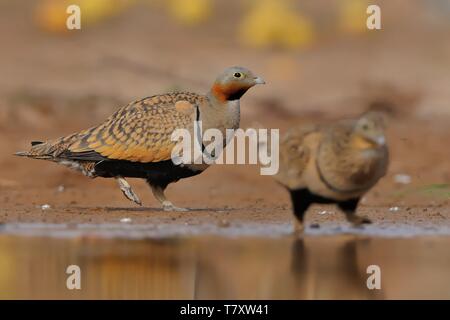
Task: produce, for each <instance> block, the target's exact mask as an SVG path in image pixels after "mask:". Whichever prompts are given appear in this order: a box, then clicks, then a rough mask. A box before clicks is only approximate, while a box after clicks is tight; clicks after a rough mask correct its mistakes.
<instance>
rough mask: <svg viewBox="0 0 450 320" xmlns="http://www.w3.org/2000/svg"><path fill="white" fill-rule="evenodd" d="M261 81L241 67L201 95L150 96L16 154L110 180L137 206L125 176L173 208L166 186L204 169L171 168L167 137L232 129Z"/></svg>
mask: <svg viewBox="0 0 450 320" xmlns="http://www.w3.org/2000/svg"><path fill="white" fill-rule="evenodd" d="M263 83H264V81H263V80H262V79H261V78H259V77H256V76H254V75H253V73H252V72H251V71H250V70H248V69H246V68H242V67H231V68H228V69H226V70H225V71H224V72H223V73H222V74H221V75H219V77H218V78H217V79H216V81H215V82H214V83H213V86H212V88H211V90H210V91H209V92H208V93H207V94H206V95H201V94H196V93H190V92H179V93H168V94H160V95H154V96H151V97H148V98H144V99H141V100H138V101H134V102H131V103H130V104H128V105H127V106H124V107H122V108H121V109H119V110H118V111H117V112H115V113H114V114H113V115H112V116H111V117H109V118H108V119H107V120H106V121H105V122H104V123H102V124H100V125H98V126H95V127H92V128H90V129H87V130H83V131H81V132H78V133H74V134H71V135H69V136H65V137H62V138H59V139H55V140H49V141H47V142H39V141H36V142H32V147H31V149H30V151H25V152H18V153H16V155H19V156H25V157H29V158H34V159H44V160H50V161H54V162H57V163H59V164H62V165H66V166H68V167H70V168H72V169H75V170H78V171H81V172H82V173H83V174H84V175H86V176H89V177H91V178H95V177H105V178H115V179H116V180H117V181H118V183H119V186H120V189H121V190H122V192H123V193H124V195H125V196H126V197H127V198H128V199H129V200H131V201H134V202H136V203H138V204H141V201H140V199H139V197H138V196H137V195H136V194H135V193H134V191H133V190H132V189H131V187H130V185H129V184H128V182H127V181H126V180H125V178H126V177H133V178H143V179H145V180H146V181H147V182H148V184H149V185H150V187H151V189H152V191H153V195H154V196H155V198H156V199H157V200H158V201H159V202H160V203H161V205H162V207H163V209H164V210H167V211H170V210H179V211H184V210H186V209H183V208H178V207H175V206H174V205H173V204H172V203H171V202H170V201H169V200H167V198H166V197H165V195H164V190H165V189H166V187H167V185H168V184H170V183H172V182H176V181H178V180H180V179H182V178H187V177H191V176H194V175H197V174H199V173H201V172H203V171H204V170H205V169H206V168H207V167H208V165H206V164H192V165H190V164H187V165H186V164H185V165H175V164H174V162H173V161H172V158H171V154H172V149H173V148H174V147H175V145H176V142H174V141H172V139H171V135H172V133H173V132H174V130H176V129H187V130H189V132H193V127H194V123H195V121H202V129H203V130H207V129H210V128H215V129H219V130H220V131H221V132H222V133H223V134H224V135H225V130H226V129H237V128H238V127H239V119H240V105H239V99H240V98H241V97H242V95H243V94H245V92H246V91H247V90H248V89H250V88H251V87H253V86H254V85H256V84H263Z"/></svg>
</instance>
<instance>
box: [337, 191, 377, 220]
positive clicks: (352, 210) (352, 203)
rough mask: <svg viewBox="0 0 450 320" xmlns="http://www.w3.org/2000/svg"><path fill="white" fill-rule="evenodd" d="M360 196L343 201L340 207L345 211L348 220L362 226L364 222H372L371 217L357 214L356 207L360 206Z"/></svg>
mask: <svg viewBox="0 0 450 320" xmlns="http://www.w3.org/2000/svg"><path fill="white" fill-rule="evenodd" d="M358 203H359V198H356V199H350V200H347V201H341V202H339V203H338V207H339V208H340V209H341V210H342V211H343V212H344V213H345V217H346V218H347V221H349V222H351V223H352V224H353V225H354V226H360V225H362V224H367V223H372V221H370V219H368V218H366V217H360V216H357V215H356V208H357V207H358Z"/></svg>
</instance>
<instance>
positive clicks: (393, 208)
mask: <svg viewBox="0 0 450 320" xmlns="http://www.w3.org/2000/svg"><path fill="white" fill-rule="evenodd" d="M398 210H400V208H399V207H391V208H389V211H391V212H397V211H398Z"/></svg>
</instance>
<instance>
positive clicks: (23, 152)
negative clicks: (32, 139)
mask: <svg viewBox="0 0 450 320" xmlns="http://www.w3.org/2000/svg"><path fill="white" fill-rule="evenodd" d="M13 155H14V156H18V157H26V156H28V151H19V152H16V153H14V154H13Z"/></svg>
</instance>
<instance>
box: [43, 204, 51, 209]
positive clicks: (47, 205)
mask: <svg viewBox="0 0 450 320" xmlns="http://www.w3.org/2000/svg"><path fill="white" fill-rule="evenodd" d="M48 209H51V206H50V205H49V204H43V205H42V206H41V210H48Z"/></svg>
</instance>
